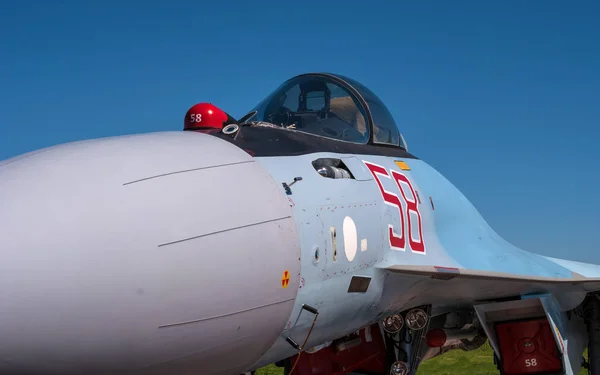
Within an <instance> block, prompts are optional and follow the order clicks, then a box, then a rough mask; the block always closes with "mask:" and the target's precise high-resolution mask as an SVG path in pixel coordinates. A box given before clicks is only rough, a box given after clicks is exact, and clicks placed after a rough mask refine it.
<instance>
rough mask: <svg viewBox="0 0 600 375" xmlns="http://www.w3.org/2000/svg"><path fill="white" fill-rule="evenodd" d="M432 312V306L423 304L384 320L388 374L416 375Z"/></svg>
mask: <svg viewBox="0 0 600 375" xmlns="http://www.w3.org/2000/svg"><path fill="white" fill-rule="evenodd" d="M430 314H431V306H422V307H419V308H414V309H412V310H409V311H408V312H406V313H404V314H402V313H401V314H393V315H391V316H388V317H386V318H385V319H384V320H383V321H382V326H383V329H384V331H385V341H386V363H387V366H386V367H387V371H386V374H389V375H414V374H415V373H416V372H417V368H418V366H419V364H420V362H421V357H420V352H421V351H422V344H423V339H424V338H425V334H426V332H427V327H428V326H429V322H430V320H429V317H430ZM400 322H402V323H400ZM403 328H405V329H403Z"/></svg>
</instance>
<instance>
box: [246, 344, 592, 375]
mask: <svg viewBox="0 0 600 375" xmlns="http://www.w3.org/2000/svg"><path fill="white" fill-rule="evenodd" d="M585 356H586V357H587V351H586V353H585ZM499 373H500V372H499V371H498V370H497V369H496V366H495V365H494V354H493V351H492V349H491V347H490V345H489V344H488V343H486V344H485V345H483V346H482V347H481V348H479V349H476V350H473V351H470V352H465V351H462V350H452V351H450V352H447V353H444V354H442V355H440V356H438V357H435V358H433V359H430V360H428V361H425V362H423V363H422V364H421V366H419V370H418V371H417V375H466V374H477V375H498V374H499ZM256 375H283V369H281V368H279V367H276V366H275V365H270V366H267V367H263V368H261V369H259V370H258V371H257V372H256ZM577 375H587V370H585V369H581V371H579V373H578V374H577Z"/></svg>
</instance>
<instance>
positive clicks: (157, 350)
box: [0, 132, 300, 374]
mask: <svg viewBox="0 0 600 375" xmlns="http://www.w3.org/2000/svg"><path fill="white" fill-rule="evenodd" d="M0 208H1V209H0V241H1V242H0V243H1V246H0V255H1V257H2V258H1V259H2V261H1V262H0V294H1V295H2V296H3V297H2V302H0V316H2V319H0V337H2V339H0V342H1V345H0V347H1V348H2V357H3V358H5V359H6V360H3V361H2V362H0V372H2V371H3V370H8V369H10V371H12V373H19V372H21V373H38V372H47V373H64V374H69V373H79V372H87V373H90V374H93V373H98V372H99V373H116V372H119V371H127V372H128V373H137V372H138V370H139V371H141V370H142V369H144V370H143V371H141V372H142V373H162V372H163V371H164V372H176V373H181V374H187V373H220V372H227V371H229V370H231V372H232V373H241V372H243V371H244V370H245V369H246V368H247V367H248V366H250V365H251V364H252V363H254V362H256V361H257V360H258V358H259V357H260V356H261V355H262V354H263V353H264V352H265V351H266V350H267V349H268V348H269V347H270V346H271V345H272V344H273V342H274V341H275V340H276V338H277V336H278V335H279V333H280V332H281V331H282V330H283V328H284V326H285V324H286V323H287V320H288V318H289V316H290V313H291V310H292V308H293V303H294V299H295V297H296V294H297V286H298V281H299V280H298V275H299V272H300V262H299V258H300V245H299V240H298V235H297V232H296V226H295V224H294V222H293V219H292V217H291V209H290V207H289V204H288V201H287V199H286V197H285V195H284V193H283V192H282V188H281V185H280V184H278V183H277V182H275V181H273V179H272V178H271V176H270V175H269V174H268V173H266V172H265V171H264V170H263V169H262V167H261V166H260V165H259V164H258V163H255V162H254V159H253V158H252V157H251V156H250V155H248V154H247V153H246V152H244V151H243V150H241V149H239V148H237V147H236V146H235V145H233V144H230V143H228V142H226V141H223V140H220V139H218V138H215V137H212V136H209V135H205V134H201V133H188V132H170V133H153V134H145V135H137V136H127V137H117V138H107V139H100V140H94V141H85V142H78V143H73V144H66V145H62V146H59V147H55V148H50V149H46V150H43V151H41V152H38V153H34V154H31V155H28V156H25V157H22V158H14V159H9V160H7V161H5V162H4V163H3V164H2V165H1V166H0ZM3 366H4V367H3Z"/></svg>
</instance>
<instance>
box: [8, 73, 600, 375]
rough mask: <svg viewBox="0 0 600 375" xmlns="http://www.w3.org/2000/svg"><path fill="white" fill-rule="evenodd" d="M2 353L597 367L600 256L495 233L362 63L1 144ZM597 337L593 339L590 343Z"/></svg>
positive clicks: (230, 366)
mask: <svg viewBox="0 0 600 375" xmlns="http://www.w3.org/2000/svg"><path fill="white" fill-rule="evenodd" d="M0 241H1V242H0V243H1V246H0V249H1V250H2V261H1V262H0V265H1V266H0V271H1V272H0V295H1V296H2V297H1V299H0V300H1V302H0V373H2V374H177V375H185V374H201V375H227V374H231V375H239V374H243V373H251V372H253V371H255V370H256V369H258V368H260V367H262V366H265V365H267V364H273V363H275V364H276V365H278V366H280V367H283V371H284V373H285V374H286V375H308V374H312V375H314V374H320V375H343V374H385V375H387V374H395V375H399V374H402V375H407V374H415V372H416V371H417V368H418V367H419V365H420V364H421V363H422V362H423V361H426V360H428V359H430V358H432V357H435V356H437V355H440V354H442V353H445V352H447V351H449V350H474V349H477V348H479V347H481V345H483V344H484V343H485V342H489V344H490V345H491V347H492V348H493V350H494V353H495V355H494V357H495V362H496V365H497V367H498V369H499V371H500V372H501V373H502V374H507V375H508V374H511V375H519V374H542V373H544V374H548V373H551V374H575V373H577V372H578V371H579V370H580V368H581V367H582V366H585V367H588V368H589V369H590V371H591V373H592V374H600V353H599V350H600V346H599V344H600V298H599V295H598V291H600V267H599V266H597V265H592V264H586V263H579V262H575V261H569V260H563V259H555V258H549V257H545V256H541V255H537V254H534V253H530V252H527V251H524V250H522V249H519V248H517V247H515V246H513V245H511V244H510V243H508V242H507V241H505V240H504V239H502V238H501V237H500V236H499V235H498V234H497V233H496V232H495V231H494V230H493V229H492V228H490V226H489V225H488V224H487V223H486V221H485V220H484V219H483V218H482V216H481V215H480V214H479V213H478V211H477V210H476V209H475V208H474V206H473V205H472V204H471V203H470V202H469V200H468V199H467V198H466V197H465V196H464V195H463V194H462V193H461V192H460V191H459V190H458V189H457V188H456V187H455V186H454V185H453V184H452V183H451V182H450V181H448V180H447V179H446V178H445V177H444V176H442V175H441V174H440V173H439V172H438V171H436V170H435V169H434V168H433V167H432V166H430V165H429V164H427V163H426V162H425V161H423V160H421V159H419V158H418V156H416V155H414V154H412V153H410V152H409V151H408V147H407V143H406V141H405V139H404V137H403V136H402V135H401V133H400V131H399V128H398V126H397V124H396V123H395V121H394V119H393V117H392V115H391V114H390V112H389V110H388V109H387V108H386V106H385V105H384V104H383V103H382V101H381V100H380V99H379V98H378V97H377V96H376V95H375V94H374V93H373V92H372V91H371V90H369V89H368V88H367V87H365V86H364V85H362V84H361V83H359V82H357V81H355V80H353V79H351V78H348V77H345V76H341V75H338V74H329V73H309V74H302V75H299V76H296V77H293V78H291V79H289V80H287V81H285V82H284V83H283V84H282V85H281V86H280V87H278V88H276V89H275V90H274V91H273V92H272V94H270V95H269V96H267V97H266V98H265V99H264V100H262V101H261V102H260V103H259V104H257V105H256V107H255V108H253V109H252V110H251V111H249V113H248V114H247V115H245V116H244V117H243V118H240V119H235V118H233V117H232V116H230V115H229V114H227V112H225V111H223V110H221V109H219V108H218V107H217V106H215V105H213V104H209V103H200V104H197V105H194V106H193V107H191V108H190V109H189V110H188V111H187V113H186V114H185V119H184V130H183V131H164V132H156V133H149V134H136V135H129V136H120V137H110V138H101V139H94V140H84V141H79V142H73V143H67V144H62V145H58V146H54V147H49V148H45V149H41V150H37V151H34V152H30V153H28V154H24V155H20V156H16V157H14V158H11V159H8V160H5V161H3V162H2V163H1V164H0ZM586 348H589V360H588V361H586V362H584V361H583V359H582V353H583V352H584V350H585V349H586Z"/></svg>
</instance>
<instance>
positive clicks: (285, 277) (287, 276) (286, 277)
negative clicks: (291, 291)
mask: <svg viewBox="0 0 600 375" xmlns="http://www.w3.org/2000/svg"><path fill="white" fill-rule="evenodd" d="M289 284H290V273H289V272H288V270H285V271H283V275H281V287H282V288H283V289H285V288H287V287H288V285H289Z"/></svg>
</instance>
